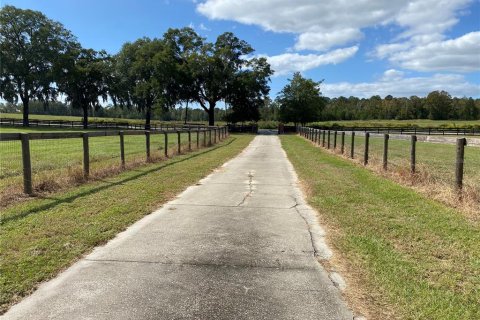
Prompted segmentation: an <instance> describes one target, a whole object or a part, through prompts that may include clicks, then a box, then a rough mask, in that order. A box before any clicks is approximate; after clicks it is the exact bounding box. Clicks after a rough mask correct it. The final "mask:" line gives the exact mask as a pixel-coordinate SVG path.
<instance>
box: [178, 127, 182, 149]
mask: <svg viewBox="0 0 480 320" xmlns="http://www.w3.org/2000/svg"><path fill="white" fill-rule="evenodd" d="M180 134H181V132H180V131H177V140H178V141H177V144H178V150H177V151H178V154H180V153H182V147H181V143H182V138H181V137H180Z"/></svg>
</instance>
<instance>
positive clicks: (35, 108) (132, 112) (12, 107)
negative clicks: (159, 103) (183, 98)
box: [0, 100, 225, 122]
mask: <svg viewBox="0 0 480 320" xmlns="http://www.w3.org/2000/svg"><path fill="white" fill-rule="evenodd" d="M29 109H30V114H40V115H52V116H76V117H82V116H83V110H81V109H78V108H74V107H72V106H71V105H70V104H66V103H62V102H59V101H53V102H49V103H48V105H44V103H43V102H42V101H38V100H34V101H31V102H30V108H29ZM22 112H23V109H22V105H21V104H12V103H0V113H22ZM0 116H3V117H6V116H4V115H0ZM88 116H89V117H102V118H120V119H144V118H145V114H144V113H143V112H140V111H139V110H138V109H136V108H125V107H120V106H113V105H109V106H105V107H104V106H100V107H98V108H89V110H88ZM185 116H186V117H187V122H200V121H202V122H205V121H208V114H206V113H205V111H203V109H198V108H195V109H192V108H188V110H187V113H186V114H185V108H184V107H178V108H176V109H170V110H165V109H160V108H159V109H155V110H154V112H153V115H152V119H153V120H161V121H185ZM224 118H225V110H222V109H219V108H215V119H217V120H224Z"/></svg>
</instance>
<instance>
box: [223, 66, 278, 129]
mask: <svg viewBox="0 0 480 320" xmlns="http://www.w3.org/2000/svg"><path fill="white" fill-rule="evenodd" d="M272 73H273V72H272V70H271V69H270V65H269V64H268V63H267V60H266V59H265V58H254V59H251V60H250V61H248V62H247V64H246V68H245V69H243V70H241V71H240V72H238V73H237V74H235V75H234V79H233V80H232V81H231V83H230V91H229V93H228V96H227V98H226V101H227V102H228V103H229V104H230V105H231V106H232V109H233V113H232V114H231V115H230V119H229V120H231V121H232V122H244V121H258V120H259V119H260V112H259V108H260V106H262V105H264V104H265V99H266V98H267V95H268V93H269V92H270V87H269V86H268V81H269V79H270V76H271V75H272Z"/></svg>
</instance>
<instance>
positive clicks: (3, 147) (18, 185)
mask: <svg viewBox="0 0 480 320" xmlns="http://www.w3.org/2000/svg"><path fill="white" fill-rule="evenodd" d="M227 136H228V130H227V127H204V128H196V129H188V130H187V129H182V130H175V131H174V130H163V131H140V130H129V131H102V132H39V133H4V134H0V205H6V204H8V203H9V202H11V201H12V199H13V198H15V197H18V195H19V194H22V193H25V194H27V195H32V194H34V193H36V192H42V191H53V190H56V189H59V188H60V187H62V186H65V185H71V184H79V183H82V182H84V181H86V180H88V179H89V178H101V177H105V176H108V175H111V174H113V173H117V172H120V171H122V170H124V169H126V168H131V167H134V166H136V165H138V164H142V163H145V162H153V161H158V160H161V159H165V158H169V157H172V156H174V155H176V154H181V153H184V152H188V151H191V150H195V149H199V148H202V147H208V146H211V145H214V144H216V143H218V142H219V141H221V140H223V139H225V138H226V137H227Z"/></svg>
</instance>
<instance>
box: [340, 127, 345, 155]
mask: <svg viewBox="0 0 480 320" xmlns="http://www.w3.org/2000/svg"><path fill="white" fill-rule="evenodd" d="M340 149H341V151H342V154H343V153H344V152H345V131H342V138H341V142H340Z"/></svg>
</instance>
